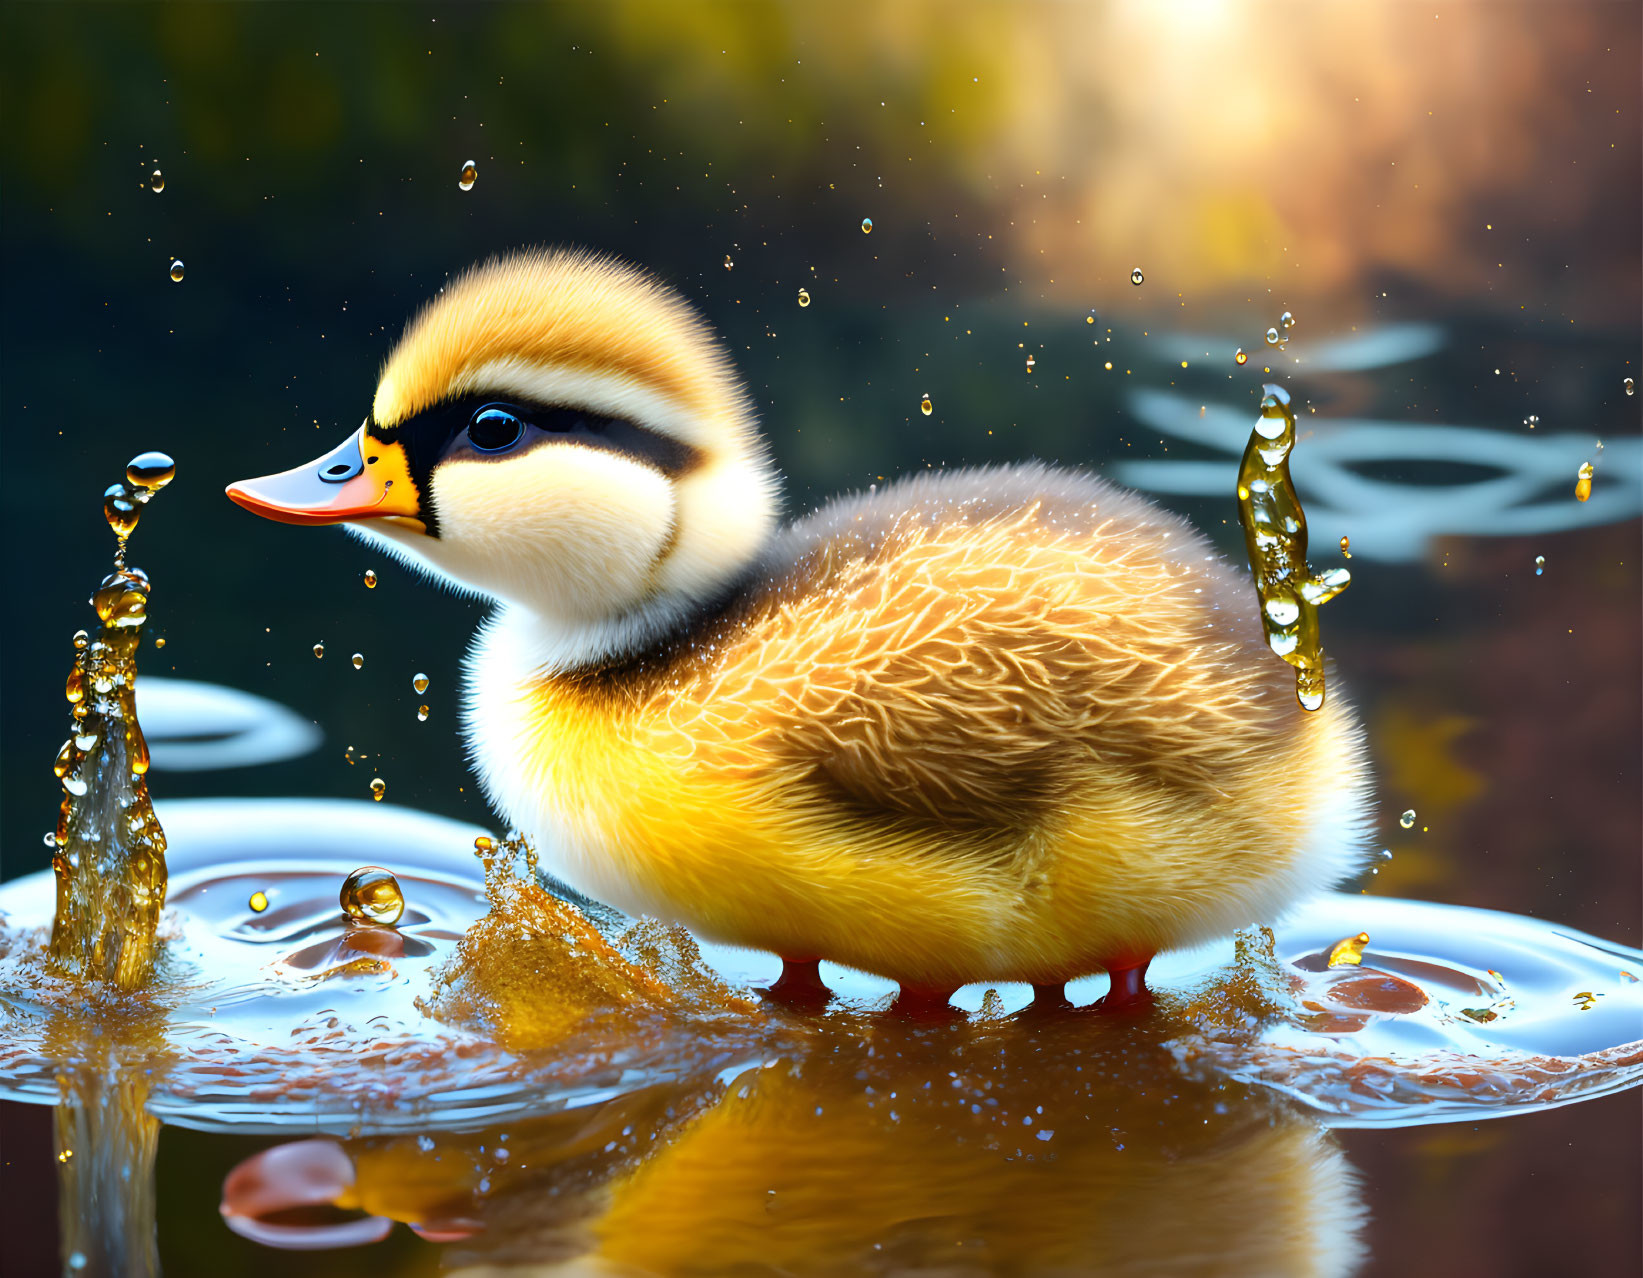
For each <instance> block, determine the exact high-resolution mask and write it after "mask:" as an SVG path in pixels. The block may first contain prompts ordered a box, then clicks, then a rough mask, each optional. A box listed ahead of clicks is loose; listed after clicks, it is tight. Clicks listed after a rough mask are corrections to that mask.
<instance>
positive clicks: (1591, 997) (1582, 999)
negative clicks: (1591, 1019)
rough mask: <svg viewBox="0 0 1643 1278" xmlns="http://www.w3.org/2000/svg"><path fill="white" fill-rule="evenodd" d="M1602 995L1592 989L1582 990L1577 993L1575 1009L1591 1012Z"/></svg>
mask: <svg viewBox="0 0 1643 1278" xmlns="http://www.w3.org/2000/svg"><path fill="white" fill-rule="evenodd" d="M1601 997H1602V995H1600V994H1594V993H1592V991H1591V990H1581V991H1580V993H1578V994H1576V995H1575V1000H1574V1002H1575V1009H1576V1010H1577V1011H1581V1012H1589V1011H1591V1010H1592V1009H1593V1008H1594V1007H1596V1006H1597V1000H1598V999H1599V998H1601Z"/></svg>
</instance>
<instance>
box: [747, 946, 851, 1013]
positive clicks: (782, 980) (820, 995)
mask: <svg viewBox="0 0 1643 1278" xmlns="http://www.w3.org/2000/svg"><path fill="white" fill-rule="evenodd" d="M759 992H760V993H761V994H763V995H764V996H765V997H766V998H767V999H769V1000H770V1001H771V1002H772V1003H780V1004H781V1005H782V1006H784V1007H790V1008H793V1009H795V1010H800V1009H812V1010H813V1009H815V1008H819V1007H823V1006H825V1005H826V1003H827V1001H828V1000H829V999H831V998H832V997H833V991H832V990H830V989H828V988H827V985H826V983H825V982H824V981H823V980H822V978H821V960H820V959H790V958H784V959H783V960H782V974H781V975H780V976H778V977H777V978H776V980H775V981H774V982H773V983H772V984H771V985H770V986H769V988H767V989H763V990H760V991H759Z"/></svg>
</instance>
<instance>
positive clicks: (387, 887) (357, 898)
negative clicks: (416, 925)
mask: <svg viewBox="0 0 1643 1278" xmlns="http://www.w3.org/2000/svg"><path fill="white" fill-rule="evenodd" d="M337 900H338V902H339V903H340V904H341V906H342V909H343V913H345V914H347V915H348V917H349V918H351V919H356V920H358V921H359V922H361V923H386V924H389V925H392V924H394V923H397V922H399V916H400V915H402V914H404V913H405V894H404V893H403V892H401V891H400V889H399V880H398V879H396V878H395V877H394V876H393V875H392V874H390V873H389V872H388V871H387V870H384V869H383V868H382V867H381V866H380V865H364V866H361V867H360V868H359V869H357V870H355V871H354V872H353V873H352V874H350V875H349V876H348V877H347V878H346V879H345V880H343V884H342V891H341V892H339V893H338V894H337Z"/></svg>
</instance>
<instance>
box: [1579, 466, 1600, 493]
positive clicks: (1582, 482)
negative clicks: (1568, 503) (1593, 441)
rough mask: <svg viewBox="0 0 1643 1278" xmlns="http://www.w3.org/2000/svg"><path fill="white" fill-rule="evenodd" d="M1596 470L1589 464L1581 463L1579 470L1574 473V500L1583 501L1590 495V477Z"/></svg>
mask: <svg viewBox="0 0 1643 1278" xmlns="http://www.w3.org/2000/svg"><path fill="white" fill-rule="evenodd" d="M1596 473H1597V471H1596V468H1595V467H1594V466H1593V465H1592V463H1591V462H1581V463H1580V469H1579V470H1577V471H1576V472H1575V500H1576V501H1585V500H1586V499H1587V498H1588V497H1590V496H1591V495H1592V476H1593V475H1594V474H1596Z"/></svg>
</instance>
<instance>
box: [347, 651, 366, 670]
mask: <svg viewBox="0 0 1643 1278" xmlns="http://www.w3.org/2000/svg"><path fill="white" fill-rule="evenodd" d="M349 660H350V661H352V662H353V663H354V669H355V670H358V669H359V668H360V667H361V666H363V665H364V664H365V654H364V653H363V652H356V653H355V654H354V655H353V656H352V657H350V658H349Z"/></svg>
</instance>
